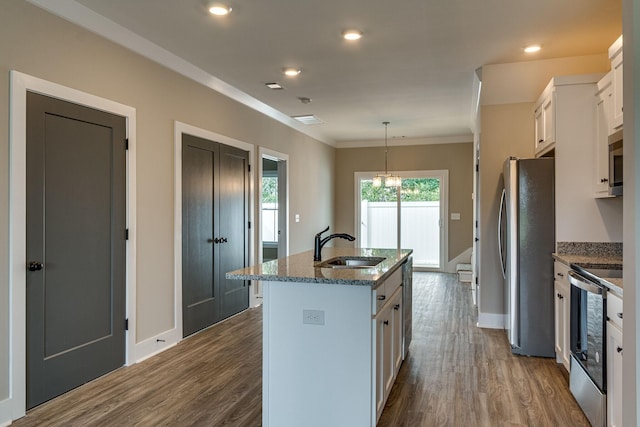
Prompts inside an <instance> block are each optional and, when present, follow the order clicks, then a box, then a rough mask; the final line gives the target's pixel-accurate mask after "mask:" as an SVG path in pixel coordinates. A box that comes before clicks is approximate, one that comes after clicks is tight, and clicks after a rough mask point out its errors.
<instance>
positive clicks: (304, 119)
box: [291, 114, 323, 125]
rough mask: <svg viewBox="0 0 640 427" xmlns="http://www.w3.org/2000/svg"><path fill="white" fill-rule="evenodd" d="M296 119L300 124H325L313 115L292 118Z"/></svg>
mask: <svg viewBox="0 0 640 427" xmlns="http://www.w3.org/2000/svg"><path fill="white" fill-rule="evenodd" d="M291 117H292V118H294V119H296V120H297V121H299V122H300V123H304V124H305V125H317V124H320V123H323V121H322V120H320V119H319V118H317V117H316V116H314V115H313V114H306V115H304V116H291Z"/></svg>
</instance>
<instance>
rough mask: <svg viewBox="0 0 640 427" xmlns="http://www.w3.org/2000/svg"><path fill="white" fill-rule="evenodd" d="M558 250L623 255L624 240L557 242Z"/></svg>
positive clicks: (601, 254) (566, 252)
mask: <svg viewBox="0 0 640 427" xmlns="http://www.w3.org/2000/svg"><path fill="white" fill-rule="evenodd" d="M556 252H557V253H559V254H566V255H597V256H610V257H622V242H557V245H556Z"/></svg>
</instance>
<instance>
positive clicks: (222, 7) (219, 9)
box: [209, 3, 232, 16]
mask: <svg viewBox="0 0 640 427" xmlns="http://www.w3.org/2000/svg"><path fill="white" fill-rule="evenodd" d="M231 10H232V9H231V7H229V6H227V5H226V4H222V3H212V4H210V5H209V13H211V14H212V15H216V16H224V15H228V14H229V12H231Z"/></svg>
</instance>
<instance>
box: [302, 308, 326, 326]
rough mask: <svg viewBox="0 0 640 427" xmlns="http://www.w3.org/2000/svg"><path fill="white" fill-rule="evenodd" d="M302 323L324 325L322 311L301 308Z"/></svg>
mask: <svg viewBox="0 0 640 427" xmlns="http://www.w3.org/2000/svg"><path fill="white" fill-rule="evenodd" d="M302 323H304V324H306V325H324V311H323V310H302Z"/></svg>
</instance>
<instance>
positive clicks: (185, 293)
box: [182, 134, 249, 336]
mask: <svg viewBox="0 0 640 427" xmlns="http://www.w3.org/2000/svg"><path fill="white" fill-rule="evenodd" d="M248 162H249V155H248V152H246V151H243V150H240V149H237V148H234V147H229V146H226V145H224V144H219V143H217V142H213V141H208V140H206V139H203V138H198V137H195V136H191V135H186V134H185V135H183V136H182V320H183V335H184V336H187V335H190V334H192V333H194V332H197V331H199V330H201V329H203V328H206V327H208V326H210V325H212V324H214V323H216V322H218V321H220V320H222V319H224V318H226V317H228V316H231V315H233V314H235V313H238V312H240V311H242V310H244V309H246V308H248V306H249V290H248V283H247V282H243V281H235V280H227V279H226V278H225V273H226V272H228V271H232V270H236V269H238V268H242V267H245V266H247V263H248V254H249V233H248V214H249V211H248V201H249V199H248V194H249V191H248V189H249V183H248V173H247V171H248Z"/></svg>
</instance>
